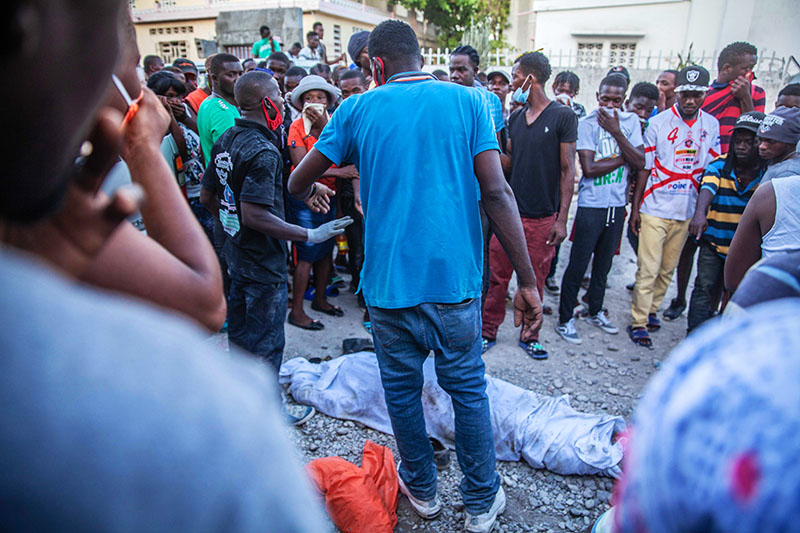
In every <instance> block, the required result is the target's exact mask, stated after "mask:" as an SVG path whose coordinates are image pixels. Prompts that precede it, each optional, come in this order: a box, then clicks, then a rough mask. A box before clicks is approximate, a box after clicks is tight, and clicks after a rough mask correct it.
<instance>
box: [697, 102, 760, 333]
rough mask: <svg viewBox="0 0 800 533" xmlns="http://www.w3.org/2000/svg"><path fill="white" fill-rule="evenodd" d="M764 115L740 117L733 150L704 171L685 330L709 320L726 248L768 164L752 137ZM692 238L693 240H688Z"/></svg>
mask: <svg viewBox="0 0 800 533" xmlns="http://www.w3.org/2000/svg"><path fill="white" fill-rule="evenodd" d="M763 120H764V113H760V112H758V111H749V112H747V113H742V115H741V116H739V119H738V120H737V121H736V125H735V126H734V129H733V133H732V135H731V150H730V151H729V152H728V154H727V155H723V156H720V157H718V158H716V159H715V160H714V161H712V162H711V163H710V164H709V165H708V166H707V167H706V170H705V174H704V176H703V180H702V183H701V185H700V194H699V195H698V197H697V207H696V209H695V212H694V217H692V221H691V223H690V224H689V234H690V235H691V236H692V237H694V238H697V240H698V241H699V245H698V246H699V248H700V253H699V254H698V258H697V277H696V278H695V280H694V290H693V291H692V298H691V302H690V303H689V316H688V331H689V332H691V331H692V330H693V329H695V328H696V327H698V326H699V325H700V324H702V323H703V322H705V321H706V320H708V319H709V318H711V317H712V316H713V314H714V312H715V311H716V310H715V309H713V308H712V307H713V303H712V302H713V301H715V300H716V299H715V298H714V296H713V294H714V293H718V292H719V290H720V289H721V287H722V284H723V277H724V272H725V258H726V257H727V255H728V247H729V246H730V244H731V240H732V239H733V234H734V233H735V232H736V227H737V226H738V225H739V220H740V219H741V218H742V213H744V208H745V206H746V205H747V202H748V201H750V197H751V196H753V192H754V191H755V190H756V187H758V185H759V183H760V182H761V177H762V176H763V175H764V171H765V170H766V167H767V165H766V161H764V160H763V159H761V157H760V156H759V155H758V142H757V140H756V133H757V132H758V127H759V126H760V125H761V122H762V121H763ZM690 240H692V239H690Z"/></svg>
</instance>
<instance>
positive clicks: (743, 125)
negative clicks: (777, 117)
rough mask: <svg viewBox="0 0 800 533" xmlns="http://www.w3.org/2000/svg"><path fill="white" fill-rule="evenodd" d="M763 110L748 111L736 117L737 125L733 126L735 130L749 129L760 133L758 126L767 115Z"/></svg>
mask: <svg viewBox="0 0 800 533" xmlns="http://www.w3.org/2000/svg"><path fill="white" fill-rule="evenodd" d="M766 116H767V115H765V114H764V113H762V112H761V111H748V112H746V113H742V114H741V115H739V118H737V119H736V125H735V126H734V127H733V129H735V130H747V131H752V132H753V133H758V128H759V127H760V126H761V123H762V122H763V121H764V117H766Z"/></svg>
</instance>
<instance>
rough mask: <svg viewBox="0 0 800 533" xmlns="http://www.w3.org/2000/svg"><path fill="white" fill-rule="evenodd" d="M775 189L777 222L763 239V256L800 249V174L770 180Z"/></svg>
mask: <svg viewBox="0 0 800 533" xmlns="http://www.w3.org/2000/svg"><path fill="white" fill-rule="evenodd" d="M770 183H772V188H773V190H774V191H775V223H774V224H773V225H772V228H770V230H769V231H768V232H767V234H766V235H764V237H763V238H762V239H761V255H762V257H763V258H765V259H766V258H767V257H771V256H773V255H775V254H779V253H785V252H794V251H796V250H800V176H789V177H786V178H778V179H776V180H772V181H770Z"/></svg>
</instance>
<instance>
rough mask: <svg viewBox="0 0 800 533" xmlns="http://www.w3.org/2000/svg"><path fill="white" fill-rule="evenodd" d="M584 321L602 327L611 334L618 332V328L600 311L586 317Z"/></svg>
mask: <svg viewBox="0 0 800 533" xmlns="http://www.w3.org/2000/svg"><path fill="white" fill-rule="evenodd" d="M586 322H588V323H589V324H591V325H593V326H596V327H598V328H600V329H602V330H603V331H605V332H606V333H610V334H611V335H616V334H617V333H619V328H618V327H617V326H615V325H614V324H612V323H611V321H610V320H609V319H608V316H606V314H605V313H604V312H602V311H600V312H599V313H597V314H596V315H594V316H590V317H588V318H587V319H586Z"/></svg>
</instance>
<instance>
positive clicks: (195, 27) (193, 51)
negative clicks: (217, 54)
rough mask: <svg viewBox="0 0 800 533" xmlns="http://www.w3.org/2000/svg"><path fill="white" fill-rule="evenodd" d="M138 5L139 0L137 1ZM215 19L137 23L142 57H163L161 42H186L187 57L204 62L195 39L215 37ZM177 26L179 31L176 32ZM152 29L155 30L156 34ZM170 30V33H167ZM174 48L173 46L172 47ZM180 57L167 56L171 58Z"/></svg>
mask: <svg viewBox="0 0 800 533" xmlns="http://www.w3.org/2000/svg"><path fill="white" fill-rule="evenodd" d="M137 5H138V1H137ZM214 20H215V19H202V20H182V21H179V22H156V23H140V24H136V39H137V41H138V43H139V53H140V54H141V55H142V57H144V56H146V55H149V54H155V55H159V56H162V57H163V54H162V53H161V50H162V47H161V46H160V45H159V43H162V42H164V43H170V42H178V43H181V42H183V43H185V44H186V55H185V56H184V57H186V58H187V59H190V60H192V61H194V62H196V63H202V62H203V59H202V58H201V57H200V55H199V54H198V50H197V46H196V45H195V39H210V40H214V38H215V32H216V29H215V26H214ZM176 28H177V33H176V31H175V30H176ZM151 30H155V35H153V34H152V32H151ZM167 32H169V33H167ZM170 48H172V47H170ZM175 57H178V56H177V55H175V56H173V57H171V58H170V57H167V58H166V59H168V60H171V59H175Z"/></svg>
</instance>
